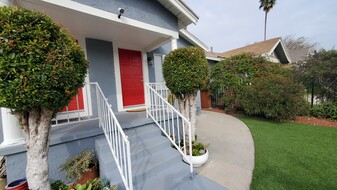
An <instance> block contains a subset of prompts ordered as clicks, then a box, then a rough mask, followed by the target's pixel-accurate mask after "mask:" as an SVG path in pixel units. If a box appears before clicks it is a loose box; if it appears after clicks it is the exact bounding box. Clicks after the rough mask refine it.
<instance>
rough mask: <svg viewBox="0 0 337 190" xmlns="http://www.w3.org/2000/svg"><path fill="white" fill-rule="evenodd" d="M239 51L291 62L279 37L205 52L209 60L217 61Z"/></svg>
mask: <svg viewBox="0 0 337 190" xmlns="http://www.w3.org/2000/svg"><path fill="white" fill-rule="evenodd" d="M241 53H252V54H255V55H261V56H264V57H266V58H267V59H268V60H269V61H271V62H274V63H281V64H288V63H291V59H290V56H289V54H288V52H287V50H286V47H285V45H284V44H283V42H282V39H281V38H280V37H278V38H273V39H269V40H266V41H262V42H257V43H254V44H250V45H247V46H244V47H240V48H237V49H233V50H230V51H226V52H223V53H215V52H207V53H206V54H207V58H208V60H209V61H211V62H212V61H218V60H221V59H224V58H228V57H232V56H235V55H239V54H241Z"/></svg>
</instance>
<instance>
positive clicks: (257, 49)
mask: <svg viewBox="0 0 337 190" xmlns="http://www.w3.org/2000/svg"><path fill="white" fill-rule="evenodd" d="M280 40H281V38H279V37H278V38H273V39H270V40H266V41H262V42H258V43H255V44H251V45H248V46H244V47H241V48H237V49H233V50H230V51H227V52H224V53H222V54H221V55H220V56H221V57H224V58H227V57H232V56H234V55H238V54H241V53H253V54H256V55H262V54H265V53H269V52H270V51H271V49H272V48H273V47H275V45H276V43H278V42H279V41H280Z"/></svg>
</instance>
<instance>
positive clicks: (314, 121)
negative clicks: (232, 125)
mask: <svg viewBox="0 0 337 190" xmlns="http://www.w3.org/2000/svg"><path fill="white" fill-rule="evenodd" d="M203 110H205V111H213V112H218V113H225V111H224V110H221V109H217V108H210V109H203ZM227 114H229V115H233V116H237V115H240V114H237V113H227ZM290 122H295V123H303V124H309V125H316V126H326V127H335V128H337V121H332V120H329V119H321V118H316V117H309V116H298V117H296V119H294V120H290Z"/></svg>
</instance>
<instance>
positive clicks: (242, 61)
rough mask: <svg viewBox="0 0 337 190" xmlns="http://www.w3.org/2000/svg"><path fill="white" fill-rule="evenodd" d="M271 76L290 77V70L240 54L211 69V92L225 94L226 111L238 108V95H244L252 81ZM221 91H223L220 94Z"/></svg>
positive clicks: (260, 58)
mask: <svg viewBox="0 0 337 190" xmlns="http://www.w3.org/2000/svg"><path fill="white" fill-rule="evenodd" d="M271 74H279V75H282V76H289V75H290V72H289V70H288V69H284V68H282V67H281V65H279V64H274V63H271V62H269V61H268V60H266V59H265V58H264V57H261V56H256V55H253V54H246V53H245V54H240V55H237V56H233V57H230V58H227V59H224V60H223V61H220V62H219V63H217V64H216V65H215V66H213V67H212V69H211V91H212V93H213V94H215V93H217V94H223V98H222V100H223V104H224V107H225V110H226V111H235V110H236V109H237V108H238V100H237V98H238V95H239V94H241V93H244V89H245V87H246V86H247V85H250V84H251V82H252V80H254V79H256V78H261V77H268V76H269V75H271ZM219 89H222V90H221V91H220V92H219Z"/></svg>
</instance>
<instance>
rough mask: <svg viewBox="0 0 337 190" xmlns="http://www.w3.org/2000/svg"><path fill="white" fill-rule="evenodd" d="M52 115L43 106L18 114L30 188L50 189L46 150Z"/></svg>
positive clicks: (33, 189) (36, 189)
mask: <svg viewBox="0 0 337 190" xmlns="http://www.w3.org/2000/svg"><path fill="white" fill-rule="evenodd" d="M16 115H18V114H16ZM52 115H53V112H52V111H51V110H48V109H44V108H41V109H39V108H35V109H32V110H31V111H30V112H29V114H27V115H19V118H20V124H21V126H22V127H23V130H24V137H25V141H26V148H27V167H26V178H27V182H28V185H29V189H31V190H50V189H51V187H50V182H49V168H48V150H49V137H50V128H51V119H52Z"/></svg>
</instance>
